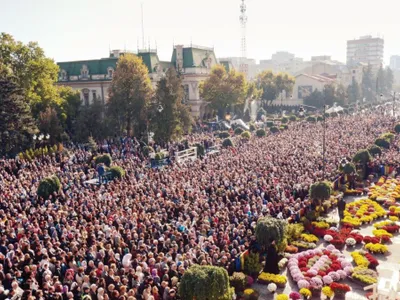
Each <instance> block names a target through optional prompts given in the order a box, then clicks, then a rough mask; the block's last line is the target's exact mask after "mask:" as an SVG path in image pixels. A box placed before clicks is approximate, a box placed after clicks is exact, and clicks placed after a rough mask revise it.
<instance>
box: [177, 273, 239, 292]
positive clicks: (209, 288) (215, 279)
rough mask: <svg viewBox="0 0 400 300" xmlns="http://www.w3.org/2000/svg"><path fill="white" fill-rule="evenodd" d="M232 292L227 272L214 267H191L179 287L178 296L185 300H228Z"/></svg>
mask: <svg viewBox="0 0 400 300" xmlns="http://www.w3.org/2000/svg"><path fill="white" fill-rule="evenodd" d="M233 292H234V289H233V288H231V287H230V284H229V276H228V272H227V271H226V270H225V269H224V268H220V267H215V266H204V265H203V266H199V265H193V266H192V267H190V268H189V269H188V270H187V271H186V272H185V274H184V275H183V276H182V279H181V283H180V285H179V295H180V297H181V299H185V300H194V299H196V300H211V299H215V300H230V299H232V296H233Z"/></svg>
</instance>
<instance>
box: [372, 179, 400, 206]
mask: <svg viewBox="0 0 400 300" xmlns="http://www.w3.org/2000/svg"><path fill="white" fill-rule="evenodd" d="M368 196H369V198H370V199H372V200H378V199H389V200H390V201H392V202H394V201H396V200H399V199H400V182H399V181H398V180H397V179H387V180H386V178H385V177H381V178H380V179H379V181H378V182H377V184H376V185H375V186H371V187H370V188H369V193H368Z"/></svg>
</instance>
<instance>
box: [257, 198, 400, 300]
mask: <svg viewBox="0 0 400 300" xmlns="http://www.w3.org/2000/svg"><path fill="white" fill-rule="evenodd" d="M361 198H362V197H359V198H353V199H351V198H347V199H346V200H347V203H349V202H351V201H354V200H358V199H361ZM329 217H331V218H334V219H336V220H339V215H338V213H337V210H336V209H335V210H334V211H332V212H331V213H330V214H329ZM373 228H374V227H373V224H369V225H364V226H362V227H361V228H360V233H361V234H362V235H363V236H373V234H372V230H373ZM326 246H327V243H326V242H324V241H323V240H322V239H321V240H320V242H319V246H318V248H324V247H326ZM362 247H363V245H358V246H356V247H353V248H347V247H346V246H345V248H344V249H343V250H342V252H343V253H344V254H345V256H346V257H347V258H348V260H349V261H352V260H353V259H352V258H351V255H350V253H351V252H353V251H355V250H360V249H361V248H362ZM388 248H389V251H390V255H385V256H384V255H374V257H375V258H376V259H377V260H378V261H379V266H378V268H377V270H378V272H379V270H380V269H387V270H393V271H395V272H399V267H400V235H395V236H394V237H393V238H392V244H388ZM282 274H283V275H285V276H287V278H288V283H287V284H286V287H285V288H284V289H283V290H282V289H278V290H277V292H278V293H279V294H281V293H285V294H287V295H289V294H290V292H292V291H298V288H297V284H296V283H295V282H293V281H292V279H291V277H290V275H289V274H288V272H287V268H285V270H284V272H283V273H282ZM340 283H346V284H348V285H350V286H351V288H352V291H351V292H348V293H347V294H346V298H345V300H365V299H367V298H366V297H365V295H366V293H367V292H368V291H364V290H363V287H362V286H361V285H359V284H357V283H354V282H353V281H350V280H348V279H347V280H344V281H341V282H340ZM253 288H254V289H256V290H258V291H259V292H260V298H259V299H260V300H261V299H262V300H272V299H274V296H273V295H272V294H271V293H269V292H268V290H267V286H266V285H261V284H255V285H254V286H253ZM313 299H320V297H319V296H318V297H316V296H314V297H312V300H313ZM334 299H335V298H334Z"/></svg>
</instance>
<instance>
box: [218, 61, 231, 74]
mask: <svg viewBox="0 0 400 300" xmlns="http://www.w3.org/2000/svg"><path fill="white" fill-rule="evenodd" d="M219 64H220V65H223V66H224V68H225V70H226V72H230V71H231V70H232V69H233V65H232V63H231V62H230V61H227V60H221V61H220V62H219Z"/></svg>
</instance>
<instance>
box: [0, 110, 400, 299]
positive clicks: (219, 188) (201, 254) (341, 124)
mask: <svg viewBox="0 0 400 300" xmlns="http://www.w3.org/2000/svg"><path fill="white" fill-rule="evenodd" d="M394 123H395V120H394V119H391V118H388V117H385V116H384V115H383V114H380V113H378V112H365V113H364V115H355V116H340V117H338V118H333V119H328V120H327V123H326V126H327V127H326V178H327V179H330V180H334V179H335V178H336V176H337V174H338V171H337V170H338V166H339V164H340V163H341V161H342V160H343V158H351V157H352V156H353V155H354V154H355V153H356V152H357V151H358V150H359V149H362V148H366V147H367V146H369V145H371V144H373V142H374V140H375V139H376V138H377V137H378V136H379V135H380V134H381V133H383V132H387V131H390V130H392V129H393V127H394ZM322 132H323V127H322V123H321V122H320V123H316V124H311V123H307V122H295V123H292V124H290V125H289V129H288V130H285V131H282V132H280V133H278V134H268V135H267V136H266V137H263V138H256V137H253V138H252V139H251V140H250V141H247V142H246V141H242V140H240V139H239V138H238V139H236V140H235V147H233V148H229V149H221V151H220V153H219V154H214V155H210V156H206V157H204V158H203V159H198V160H195V161H193V162H185V163H176V162H174V161H172V164H171V165H169V166H166V167H164V168H162V169H153V168H148V161H147V159H146V157H145V156H144V155H143V154H142V153H141V151H140V149H141V145H140V143H138V142H137V141H136V140H135V139H130V138H125V139H123V140H121V141H118V143H117V142H115V141H114V142H108V144H107V147H103V146H104V143H100V144H99V151H107V152H109V153H110V154H111V155H112V157H113V161H114V163H115V164H117V165H120V166H122V167H123V168H124V169H125V171H126V176H125V177H124V178H123V179H122V180H115V181H110V182H108V183H106V184H101V185H96V184H89V183H87V181H88V180H90V179H93V178H96V177H97V176H98V175H97V172H96V167H95V164H94V162H93V160H91V158H93V153H91V152H90V151H89V150H88V149H86V148H85V147H73V148H71V149H69V154H56V155H49V156H45V157H41V158H38V159H35V160H33V161H26V160H22V159H2V160H0V236H1V240H0V262H1V264H0V280H1V286H0V299H7V298H9V299H92V300H97V299H98V300H107V299H113V300H116V299H128V300H134V299H144V300H152V299H153V300H172V299H180V298H179V289H178V286H179V282H180V279H181V277H182V276H183V274H184V272H185V270H186V269H187V268H189V267H190V266H191V265H193V264H200V265H215V266H221V267H224V268H226V269H227V270H228V272H229V273H232V272H233V271H234V269H235V263H234V261H235V258H236V257H237V256H238V255H240V254H241V253H242V252H243V251H245V250H246V249H248V248H249V247H250V246H251V245H253V244H254V243H255V226H256V222H257V220H258V218H260V217H262V216H265V215H272V216H274V217H277V218H289V217H291V216H293V215H296V214H297V213H298V212H299V211H300V210H301V209H304V208H306V207H308V205H309V203H308V200H307V195H308V190H309V187H310V185H311V184H312V183H314V182H315V181H318V180H320V179H322V176H323V170H322V169H323V167H322V165H323V160H322ZM187 140H188V143H189V144H193V143H198V142H205V141H206V142H207V144H218V143H220V141H218V138H216V137H214V135H213V134H212V133H203V134H197V135H195V136H190V137H188V138H187ZM167 147H168V148H169V149H170V150H171V149H172V150H177V149H180V148H179V147H182V145H181V146H179V145H167ZM172 152H173V151H172ZM387 162H391V163H399V162H400V156H399V152H398V149H396V148H394V147H393V148H391V149H390V150H389V151H386V152H384V154H383V155H382V156H381V157H377V158H375V163H377V164H382V163H387ZM52 174H56V175H57V176H58V177H59V179H60V182H61V190H60V191H59V192H58V193H55V194H53V195H51V196H50V198H49V199H47V200H45V199H42V198H40V197H38V196H37V194H36V190H37V187H38V184H39V181H40V179H42V178H44V177H46V176H49V175H52Z"/></svg>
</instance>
